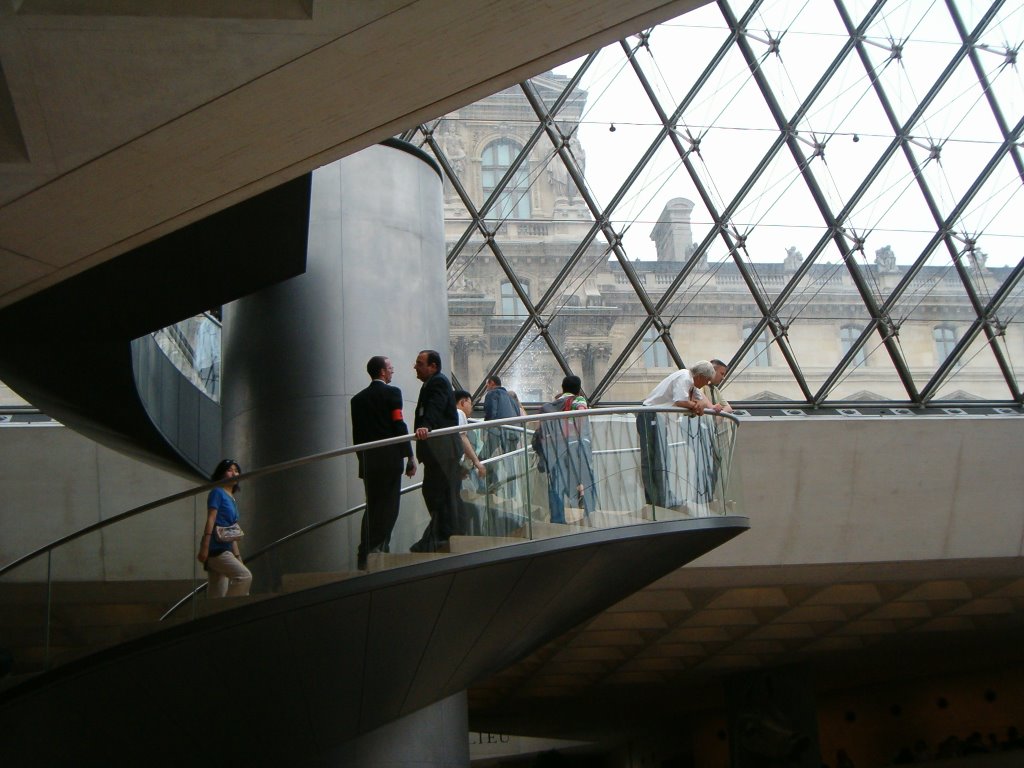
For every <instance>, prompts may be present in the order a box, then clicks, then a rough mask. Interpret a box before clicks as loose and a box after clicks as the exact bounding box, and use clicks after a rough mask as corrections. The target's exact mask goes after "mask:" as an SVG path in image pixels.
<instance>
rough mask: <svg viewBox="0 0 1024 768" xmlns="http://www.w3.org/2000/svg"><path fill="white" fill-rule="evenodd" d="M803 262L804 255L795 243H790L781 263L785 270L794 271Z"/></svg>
mask: <svg viewBox="0 0 1024 768" xmlns="http://www.w3.org/2000/svg"><path fill="white" fill-rule="evenodd" d="M803 263H804V255H803V254H802V253H800V251H798V250H797V248H796V246H795V245H791V246H790V247H789V248H787V249H786V258H785V260H784V261H783V262H782V265H783V267H784V268H785V269H786V271H787V272H796V271H797V269H799V268H800V265H801V264H803Z"/></svg>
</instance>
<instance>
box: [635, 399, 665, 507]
mask: <svg viewBox="0 0 1024 768" xmlns="http://www.w3.org/2000/svg"><path fill="white" fill-rule="evenodd" d="M658 416H659V414H657V413H654V412H646V413H638V414H637V415H636V433H637V436H638V437H639V439H640V477H641V479H642V480H643V484H644V500H645V501H646V502H647V503H648V504H654V505H656V506H659V507H669V506H671V499H669V497H668V470H667V469H666V467H665V459H666V453H667V446H666V444H665V431H664V430H663V429H662V428H661V425H660V424H659V423H658Z"/></svg>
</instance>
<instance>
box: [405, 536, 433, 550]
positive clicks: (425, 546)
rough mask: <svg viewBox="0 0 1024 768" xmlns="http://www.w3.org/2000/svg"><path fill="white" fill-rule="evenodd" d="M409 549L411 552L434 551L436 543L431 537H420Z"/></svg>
mask: <svg viewBox="0 0 1024 768" xmlns="http://www.w3.org/2000/svg"><path fill="white" fill-rule="evenodd" d="M409 551H410V552H433V551H434V545H433V544H432V543H431V542H430V540H429V539H420V540H419V541H417V542H416V543H415V544H413V545H412V546H411V547H409Z"/></svg>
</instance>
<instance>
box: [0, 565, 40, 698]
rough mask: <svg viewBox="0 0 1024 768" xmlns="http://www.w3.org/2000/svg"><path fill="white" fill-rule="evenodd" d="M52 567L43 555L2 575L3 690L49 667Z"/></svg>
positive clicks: (0, 678) (0, 650)
mask: <svg viewBox="0 0 1024 768" xmlns="http://www.w3.org/2000/svg"><path fill="white" fill-rule="evenodd" d="M49 566H50V558H49V556H48V555H47V554H44V555H42V556H39V557H36V558H33V559H32V560H31V561H29V562H27V563H25V564H24V565H23V566H22V567H21V568H19V569H18V570H16V571H13V572H8V573H5V574H3V575H2V576H0V653H2V654H3V656H2V659H0V664H2V668H3V669H4V670H6V675H0V688H3V687H5V685H4V684H5V683H10V682H15V681H17V680H20V679H23V678H24V676H25V675H30V674H34V673H37V672H41V671H43V670H44V669H46V668H47V659H48V657H49V649H48V642H49V640H48V626H49V609H50V602H49V576H48V574H49Z"/></svg>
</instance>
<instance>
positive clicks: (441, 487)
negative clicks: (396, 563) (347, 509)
mask: <svg viewBox="0 0 1024 768" xmlns="http://www.w3.org/2000/svg"><path fill="white" fill-rule="evenodd" d="M413 368H414V369H415V370H416V378H417V379H419V380H420V381H422V382H423V386H422V387H420V396H419V400H418V401H417V402H416V419H415V421H414V423H413V426H414V428H415V430H416V440H417V442H416V458H418V459H419V460H420V463H421V464H422V465H423V501H424V502H425V503H426V505H427V511H428V512H430V525H429V526H428V528H427V530H426V531H424V533H423V538H422V539H420V540H419V541H418V542H416V543H415V544H413V545H412V547H411V550H412V551H413V552H433V551H435V550H437V548H438V547H441V546H443V545H445V544H447V543H448V538H449V537H450V536H451V535H452V534H453V533H459V532H460V531H459V530H458V523H457V521H458V509H459V486H460V485H461V483H462V476H461V473H460V471H459V459H461V458H462V442H461V441H460V439H459V437H458V435H445V436H443V437H433V438H431V437H429V435H430V430H432V429H442V428H444V427H454V426H456V425H458V423H459V419H458V416H457V415H456V412H455V393H454V391H453V390H452V385H451V382H450V381H448V378H447V377H446V376H445V375H444V374H443V373H441V355H440V354H439V353H438V352H436V351H434V350H432V349H425V350H423V351H422V352H420V353H419V355H417V357H416V363H415V365H414V366H413Z"/></svg>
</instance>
